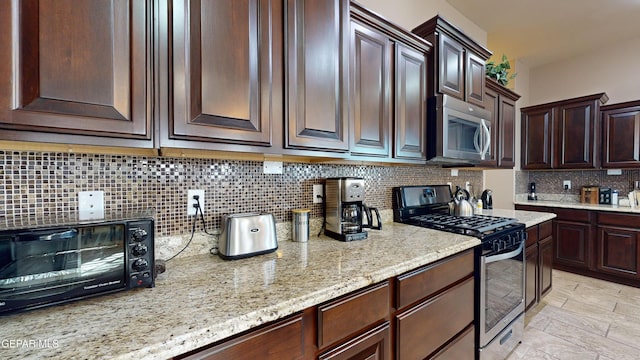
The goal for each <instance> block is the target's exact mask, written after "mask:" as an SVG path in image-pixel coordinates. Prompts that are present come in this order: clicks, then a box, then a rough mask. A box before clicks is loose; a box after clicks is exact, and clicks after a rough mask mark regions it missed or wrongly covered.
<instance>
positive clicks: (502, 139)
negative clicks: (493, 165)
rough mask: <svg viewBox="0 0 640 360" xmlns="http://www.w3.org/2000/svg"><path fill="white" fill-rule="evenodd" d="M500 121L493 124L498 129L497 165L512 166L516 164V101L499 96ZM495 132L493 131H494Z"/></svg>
mask: <svg viewBox="0 0 640 360" xmlns="http://www.w3.org/2000/svg"><path fill="white" fill-rule="evenodd" d="M499 107H500V109H499V110H498V113H499V114H500V121H499V122H498V124H494V129H498V130H497V133H498V155H497V156H496V157H497V158H498V167H501V168H509V169H510V168H513V167H514V166H515V165H516V147H515V138H516V103H515V101H512V100H510V99H507V98H505V97H502V96H501V97H500V103H499ZM494 132H495V131H494Z"/></svg>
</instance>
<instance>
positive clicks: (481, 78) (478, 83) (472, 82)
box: [465, 51, 487, 106]
mask: <svg viewBox="0 0 640 360" xmlns="http://www.w3.org/2000/svg"><path fill="white" fill-rule="evenodd" d="M465 63H466V67H465V69H466V76H465V99H466V101H468V102H470V103H472V104H475V105H478V106H484V85H485V79H486V77H487V75H486V72H485V69H484V68H485V65H484V61H483V60H482V59H481V58H480V57H479V56H477V55H475V54H472V53H471V52H469V51H466V59H465Z"/></svg>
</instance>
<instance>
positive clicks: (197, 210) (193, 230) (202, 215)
mask: <svg viewBox="0 0 640 360" xmlns="http://www.w3.org/2000/svg"><path fill="white" fill-rule="evenodd" d="M193 199H194V200H195V201H196V203H195V204H194V205H193V207H194V208H195V209H196V215H195V216H194V217H193V225H192V226H191V237H190V238H189V241H187V244H186V245H185V246H184V247H183V248H182V250H180V251H178V253H177V254H175V255H173V256H172V257H170V258H168V259H167V260H165V263H166V262H169V260H173V259H174V258H175V257H176V256H178V255H180V254H182V252H183V251H185V250H186V249H187V248H188V247H189V245H190V244H191V241H193V236H194V235H195V233H196V223H197V222H198V213H200V219H201V220H202V230H203V231H204V232H205V234H207V235H212V236H213V234H210V233H209V232H208V231H207V223H206V222H205V221H204V212H203V211H202V207H201V206H200V196H198V195H194V196H193ZM214 249H216V250H217V248H215V247H214V248H211V250H209V252H211V251H213V250H214Z"/></svg>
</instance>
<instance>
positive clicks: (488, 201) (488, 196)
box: [480, 189, 493, 209]
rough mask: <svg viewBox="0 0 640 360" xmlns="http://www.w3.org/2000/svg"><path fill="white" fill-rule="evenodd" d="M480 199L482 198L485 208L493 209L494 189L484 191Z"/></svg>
mask: <svg viewBox="0 0 640 360" xmlns="http://www.w3.org/2000/svg"><path fill="white" fill-rule="evenodd" d="M480 200H482V208H483V209H493V191H491V190H489V189H486V190H485V191H483V192H482V196H480Z"/></svg>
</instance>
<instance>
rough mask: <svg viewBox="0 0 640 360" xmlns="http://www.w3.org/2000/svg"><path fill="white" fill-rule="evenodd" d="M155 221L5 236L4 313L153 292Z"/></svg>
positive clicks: (0, 236) (11, 231) (63, 225)
mask: <svg viewBox="0 0 640 360" xmlns="http://www.w3.org/2000/svg"><path fill="white" fill-rule="evenodd" d="M154 260H155V257H154V222H153V219H151V218H147V217H140V218H135V217H134V218H128V219H121V220H103V221H95V222H83V223H78V222H75V223H71V222H64V221H61V222H57V223H55V224H54V225H47V226H42V225H34V226H27V227H23V226H21V227H11V228H7V229H5V230H2V231H0V314H2V315H4V314H10V313H14V312H19V311H23V310H29V309H35V308H40V307H44V306H48V305H54V304H60V303H66V302H70V301H73V300H78V299H83V298H87V297H91V296H96V295H101V294H106V293H112V292H116V291H122V290H129V289H133V288H139V287H153V286H154V275H155V262H154Z"/></svg>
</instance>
